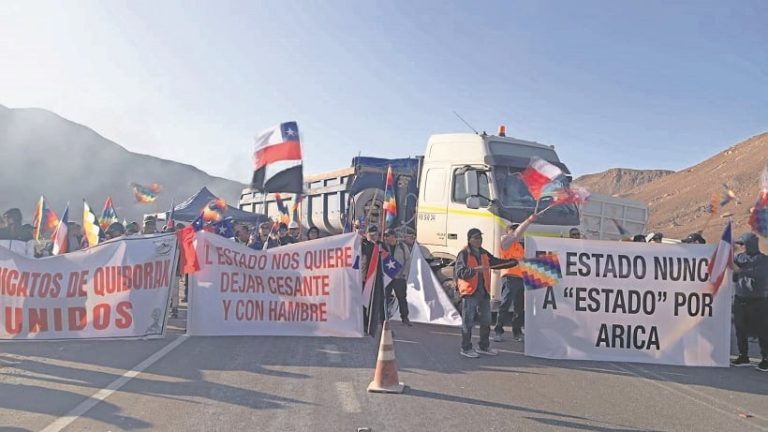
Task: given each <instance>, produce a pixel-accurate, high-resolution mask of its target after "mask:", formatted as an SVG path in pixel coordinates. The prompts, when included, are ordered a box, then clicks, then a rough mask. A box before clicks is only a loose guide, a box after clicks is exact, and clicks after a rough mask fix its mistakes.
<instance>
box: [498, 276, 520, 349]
mask: <svg viewBox="0 0 768 432" xmlns="http://www.w3.org/2000/svg"><path fill="white" fill-rule="evenodd" d="M510 309H511V310H512V312H510ZM524 323H525V285H524V284H523V280H522V279H520V278H517V277H511V276H504V283H503V284H502V286H501V306H499V313H498V314H497V315H496V326H495V327H494V328H493V330H494V332H496V334H498V335H500V334H503V333H504V325H505V324H506V325H509V324H511V325H512V334H513V335H515V336H518V335H520V334H522V333H523V330H522V328H523V325H524Z"/></svg>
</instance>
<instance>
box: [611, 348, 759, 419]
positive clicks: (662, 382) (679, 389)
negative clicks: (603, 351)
mask: <svg viewBox="0 0 768 432" xmlns="http://www.w3.org/2000/svg"><path fill="white" fill-rule="evenodd" d="M612 364H613V366H615V367H616V368H618V369H620V370H622V371H624V372H627V373H629V374H631V375H634V376H636V377H638V378H640V379H643V380H645V381H648V382H649V383H651V384H653V385H656V386H659V387H661V388H663V389H665V390H668V391H671V392H673V393H677V394H679V395H682V396H685V397H686V398H688V399H690V400H691V401H693V402H696V403H698V404H701V405H704V406H706V407H708V408H711V409H713V410H715V411H719V412H720V413H721V414H725V415H726V416H727V417H728V418H732V419H734V420H739V419H738V418H736V417H735V416H736V415H738V414H737V413H738V412H741V413H744V414H748V415H750V416H751V417H752V418H753V419H755V420H760V421H766V418H764V417H762V416H760V415H757V414H755V413H752V412H750V411H748V410H745V409H743V408H741V407H737V406H734V405H731V404H728V403H725V402H723V401H722V400H718V399H715V398H713V397H711V396H709V395H707V394H706V393H703V392H700V391H698V390H695V389H693V388H691V387H688V386H684V385H682V384H676V383H673V382H672V381H669V380H668V379H666V378H664V377H663V376H661V375H659V374H657V373H654V372H651V371H649V370H647V369H643V368H642V367H640V366H637V365H633V366H631V367H630V366H629V365H626V366H627V367H626V368H624V367H621V366H619V365H618V364H616V363H612ZM635 368H636V369H637V370H639V371H640V372H642V373H643V374H646V375H643V374H641V373H637V372H635V371H634V370H632V369H635ZM648 376H651V377H652V378H654V379H651V378H649V377H648ZM683 389H684V390H683ZM687 392H691V393H693V394H695V395H697V396H699V397H698V398H697V397H694V396H691V395H690V394H689V393H687ZM707 399H708V400H707ZM723 407H725V408H723ZM729 410H732V411H729ZM741 424H745V425H749V426H751V427H754V428H756V429H758V430H761V431H768V428H766V427H764V426H761V425H759V424H755V423H754V422H751V421H741Z"/></svg>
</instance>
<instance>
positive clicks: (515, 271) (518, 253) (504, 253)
mask: <svg viewBox="0 0 768 432" xmlns="http://www.w3.org/2000/svg"><path fill="white" fill-rule="evenodd" d="M499 255H501V259H516V260H518V261H522V260H523V258H525V248H524V247H523V245H522V244H520V242H513V243H512V246H510V247H508V248H507V249H502V250H501V253H500V254H499ZM501 275H502V276H514V277H518V278H522V277H523V270H522V269H521V268H520V266H514V267H510V268H507V269H503V270H502V271H501Z"/></svg>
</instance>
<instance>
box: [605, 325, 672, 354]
mask: <svg viewBox="0 0 768 432" xmlns="http://www.w3.org/2000/svg"><path fill="white" fill-rule="evenodd" d="M609 328H610V329H609ZM595 347H597V348H601V347H602V348H621V349H636V350H646V351H647V350H651V349H655V350H659V349H661V348H660V344H659V331H658V329H657V328H656V326H651V327H650V328H646V327H645V326H644V325H631V324H605V323H603V324H601V325H600V330H598V332H597V341H596V342H595Z"/></svg>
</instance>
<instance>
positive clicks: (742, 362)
mask: <svg viewBox="0 0 768 432" xmlns="http://www.w3.org/2000/svg"><path fill="white" fill-rule="evenodd" d="M751 365H752V362H750V361H749V357H748V356H745V355H740V356H738V357H736V359H734V360H731V366H736V367H743V366H751Z"/></svg>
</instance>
